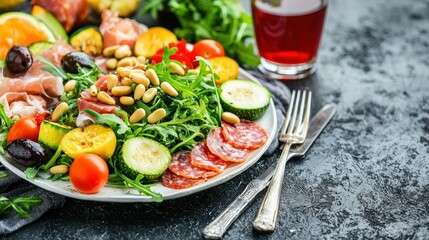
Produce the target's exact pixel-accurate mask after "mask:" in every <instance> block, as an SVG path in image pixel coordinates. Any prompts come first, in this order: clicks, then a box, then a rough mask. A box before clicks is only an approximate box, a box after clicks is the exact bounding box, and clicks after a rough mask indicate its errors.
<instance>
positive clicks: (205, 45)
mask: <svg viewBox="0 0 429 240" xmlns="http://www.w3.org/2000/svg"><path fill="white" fill-rule="evenodd" d="M192 52H194V53H195V55H196V56H201V57H203V58H214V57H223V56H225V50H224V49H223V46H222V44H220V43H219V42H217V41H215V40H212V39H204V40H200V41H198V42H196V43H195V45H194V49H193V50H192Z"/></svg>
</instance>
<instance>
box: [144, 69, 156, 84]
mask: <svg viewBox="0 0 429 240" xmlns="http://www.w3.org/2000/svg"><path fill="white" fill-rule="evenodd" d="M146 77H147V78H149V80H150V82H151V83H152V84H153V85H155V86H158V85H159V78H158V74H156V72H155V70H153V69H148V70H146Z"/></svg>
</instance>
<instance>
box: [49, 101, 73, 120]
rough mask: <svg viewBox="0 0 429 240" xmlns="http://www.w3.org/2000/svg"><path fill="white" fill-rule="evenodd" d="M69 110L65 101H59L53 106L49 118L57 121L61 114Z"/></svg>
mask: <svg viewBox="0 0 429 240" xmlns="http://www.w3.org/2000/svg"><path fill="white" fill-rule="evenodd" d="M68 110H69V105H68V104H67V103H65V102H61V103H60V104H58V106H57V107H55V109H54V111H53V112H52V116H51V119H52V121H54V122H57V121H58V120H59V119H60V117H61V116H63V115H64V114H66V113H67V111H68Z"/></svg>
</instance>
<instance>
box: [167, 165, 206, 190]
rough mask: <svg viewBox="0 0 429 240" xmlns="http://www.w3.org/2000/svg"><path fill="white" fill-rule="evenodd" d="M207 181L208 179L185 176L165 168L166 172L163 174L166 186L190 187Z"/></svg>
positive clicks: (176, 187)
mask: <svg viewBox="0 0 429 240" xmlns="http://www.w3.org/2000/svg"><path fill="white" fill-rule="evenodd" d="M205 181H206V180H205V179H203V178H199V179H191V178H185V177H182V176H179V175H177V174H175V173H173V172H172V171H170V170H169V169H167V170H165V172H164V174H163V175H162V184H163V185H164V186H166V187H169V188H174V189H182V188H189V187H192V186H195V185H197V184H200V183H203V182H205Z"/></svg>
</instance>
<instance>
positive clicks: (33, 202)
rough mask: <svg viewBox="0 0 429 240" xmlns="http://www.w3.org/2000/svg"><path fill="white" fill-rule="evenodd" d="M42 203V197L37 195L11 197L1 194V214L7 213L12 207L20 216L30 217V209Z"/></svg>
mask: <svg viewBox="0 0 429 240" xmlns="http://www.w3.org/2000/svg"><path fill="white" fill-rule="evenodd" d="M41 203H42V199H41V198H39V197H37V196H26V195H23V196H21V197H18V198H14V199H9V198H7V197H5V196H0V215H3V216H4V215H6V214H8V213H9V211H10V209H11V208H12V209H13V210H14V211H15V212H16V213H17V214H18V215H19V216H20V217H23V218H28V217H30V214H29V211H30V210H31V209H32V208H33V207H34V206H37V205H40V204H41Z"/></svg>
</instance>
